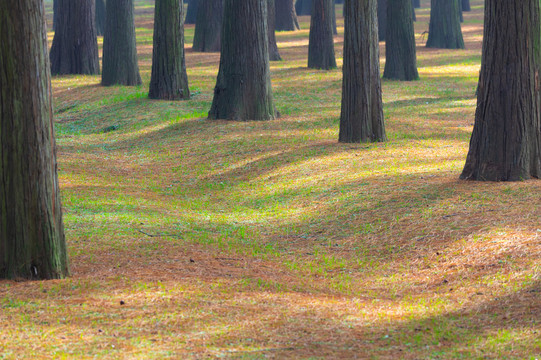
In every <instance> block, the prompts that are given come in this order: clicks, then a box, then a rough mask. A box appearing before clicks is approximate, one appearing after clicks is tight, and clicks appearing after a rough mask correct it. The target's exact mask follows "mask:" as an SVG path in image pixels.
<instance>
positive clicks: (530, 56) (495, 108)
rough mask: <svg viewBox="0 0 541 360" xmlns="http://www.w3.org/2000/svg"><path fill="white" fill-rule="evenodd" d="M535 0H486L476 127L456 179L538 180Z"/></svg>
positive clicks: (540, 145)
mask: <svg viewBox="0 0 541 360" xmlns="http://www.w3.org/2000/svg"><path fill="white" fill-rule="evenodd" d="M540 17H541V10H540V4H539V0H521V1H501V0H487V1H486V2H485V29H484V38H483V56H482V61H481V72H480V74H479V86H478V93H477V94H478V95H477V111H476V113H475V125H474V128H473V134H472V138H471V141H470V149H469V153H468V157H467V159H466V165H465V166H464V170H463V172H462V175H461V176H460V178H461V179H468V180H482V181H515V180H525V179H529V178H532V177H534V178H539V177H541V98H540V95H541V94H540V86H541V84H540V78H539V71H540V68H541V47H540V42H541V40H540V39H541V22H540Z"/></svg>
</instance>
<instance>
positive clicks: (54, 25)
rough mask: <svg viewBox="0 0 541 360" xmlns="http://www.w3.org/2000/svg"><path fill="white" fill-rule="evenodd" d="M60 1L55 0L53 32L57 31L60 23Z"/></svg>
mask: <svg viewBox="0 0 541 360" xmlns="http://www.w3.org/2000/svg"><path fill="white" fill-rule="evenodd" d="M58 15H60V13H59V11H58V0H53V30H56V24H57V23H58Z"/></svg>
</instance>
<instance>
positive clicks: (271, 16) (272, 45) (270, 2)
mask: <svg viewBox="0 0 541 360" xmlns="http://www.w3.org/2000/svg"><path fill="white" fill-rule="evenodd" d="M275 21H276V11H275V7H274V0H267V32H268V35H269V36H268V38H269V60H270V61H279V60H282V57H281V56H280V52H279V51H278V44H276V32H275V30H274V24H275Z"/></svg>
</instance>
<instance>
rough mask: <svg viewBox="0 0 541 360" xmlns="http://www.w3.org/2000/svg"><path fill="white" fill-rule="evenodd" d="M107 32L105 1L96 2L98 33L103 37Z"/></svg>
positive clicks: (98, 0)
mask: <svg viewBox="0 0 541 360" xmlns="http://www.w3.org/2000/svg"><path fill="white" fill-rule="evenodd" d="M104 32H105V0H96V33H97V34H98V36H103V33H104Z"/></svg>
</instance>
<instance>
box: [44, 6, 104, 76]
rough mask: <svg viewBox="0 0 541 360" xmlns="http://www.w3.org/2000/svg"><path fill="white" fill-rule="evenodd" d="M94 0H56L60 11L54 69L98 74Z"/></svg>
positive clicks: (55, 34) (52, 54)
mask: <svg viewBox="0 0 541 360" xmlns="http://www.w3.org/2000/svg"><path fill="white" fill-rule="evenodd" d="M94 1H95V0H78V1H73V0H57V6H58V15H57V17H56V20H57V23H56V24H55V28H56V31H55V33H54V38H53V45H52V47H51V54H50V59H51V72H52V73H53V74H54V75H57V74H61V75H64V74H89V75H92V74H99V73H100V67H99V59H98V38H97V35H96V23H95V17H94V14H95V4H94Z"/></svg>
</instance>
